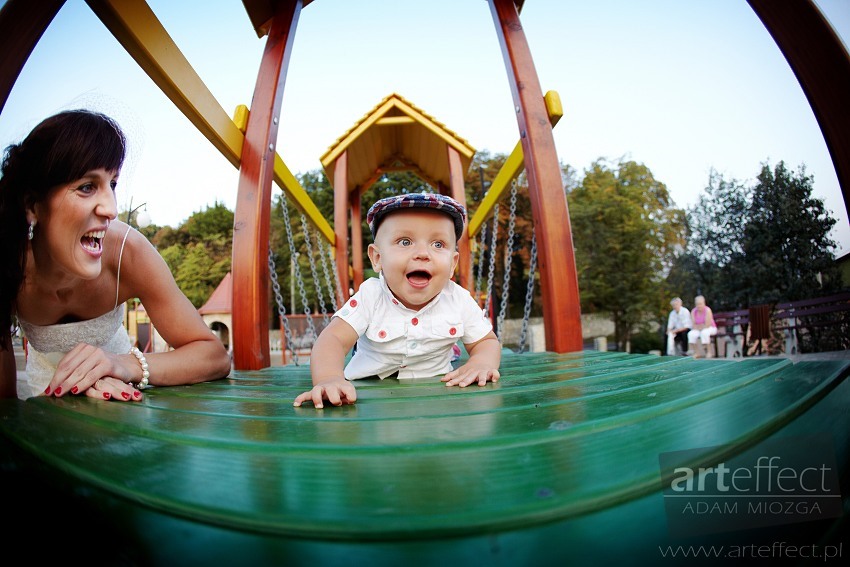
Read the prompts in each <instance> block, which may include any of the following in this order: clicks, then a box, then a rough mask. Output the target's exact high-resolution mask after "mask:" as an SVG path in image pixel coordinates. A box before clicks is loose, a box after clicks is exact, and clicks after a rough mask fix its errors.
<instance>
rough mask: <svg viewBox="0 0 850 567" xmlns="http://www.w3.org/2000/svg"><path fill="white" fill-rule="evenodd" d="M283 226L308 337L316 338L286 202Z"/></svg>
mask: <svg viewBox="0 0 850 567" xmlns="http://www.w3.org/2000/svg"><path fill="white" fill-rule="evenodd" d="M281 208H282V209H283V226H284V228H286V238H287V239H288V240H289V253H290V255H291V256H292V259H293V262H295V282H296V284H297V285H298V293H299V294H300V295H301V304H302V305H303V306H304V315H306V316H307V333H308V335H309V337H310V338H312V339H313V340H314V341H315V340H316V337H317V336H318V335H316V327H314V326H313V317H312V315H311V314H310V313H311V312H310V304H309V303H308V302H307V291H306V290H305V289H304V279H303V278H302V277H301V266H300V265H299V264H298V256H299V254H298V252H296V251H295V241H294V240H293V238H292V227H291V226H290V222H289V210H288V209H287V208H286V203H284V204H283V207H281Z"/></svg>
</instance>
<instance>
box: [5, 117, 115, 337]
mask: <svg viewBox="0 0 850 567" xmlns="http://www.w3.org/2000/svg"><path fill="white" fill-rule="evenodd" d="M125 147H126V139H125V137H124V134H123V132H122V131H121V128H120V127H119V126H118V124H117V123H116V122H115V121H114V120H112V119H111V118H109V117H108V116H105V115H103V114H100V113H98V112H92V111H89V110H69V111H65V112H60V113H59V114H55V115H53V116H51V117H49V118H46V119H45V120H43V121H42V122H41V123H40V124H39V125H38V126H36V127H35V128H33V130H32V132H30V133H29V135H28V136H27V137H26V138H25V139H24V141H23V142H21V143H20V144H13V145H11V146H9V147H7V148H6V150H5V152H4V153H3V161H2V166H0V173H2V176H0V242H2V243H3V244H2V246H0V349H3V350H7V349H9V348H11V344H10V343H9V338H10V335H9V331H10V329H11V328H12V323H13V311H14V303H15V298H16V297H17V295H18V292H19V291H20V289H21V285H22V284H23V279H24V273H25V271H26V258H27V232H28V229H29V227H28V225H27V217H26V211H27V209H28V208H32V207H33V206H35V205H36V204H37V203H40V202H42V201H44V200H45V199H46V198H47V196H48V195H49V194H50V191H51V190H52V189H54V188H55V187H57V186H59V185H62V184H65V183H69V182H71V181H74V180H76V179H80V178H81V177H83V176H84V175H85V174H86V173H88V172H89V171H92V170H94V169H99V168H103V169H106V170H107V171H118V170H120V169H121V165H122V163H123V162H124V157H125V152H126V149H125ZM36 230H37V229H36ZM36 234H37V232H36Z"/></svg>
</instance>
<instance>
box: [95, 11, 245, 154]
mask: <svg viewBox="0 0 850 567" xmlns="http://www.w3.org/2000/svg"><path fill="white" fill-rule="evenodd" d="M86 3H87V4H88V5H89V7H90V8H91V9H92V11H93V12H94V13H95V14H96V15H97V17H98V18H100V20H101V21H102V22H103V24H104V25H105V26H106V27H107V28H108V29H109V31H110V32H112V35H114V36H115V38H116V39H117V40H118V42H119V43H121V45H122V46H124V49H126V50H127V53H129V54H130V55H131V56H132V57H133V59H135V60H136V62H137V63H138V64H139V66H140V67H141V68H142V69H143V70H144V71H145V73H147V74H148V76H149V77H150V78H151V79H152V80H153V81H154V83H156V85H157V86H158V87H159V88H160V89H161V90H162V92H163V93H165V95H166V96H167V97H168V98H169V99H171V102H173V103H174V105H175V106H176V107H177V108H178V109H180V111H181V112H182V113H183V114H184V115H185V116H186V118H188V119H189V121H190V122H191V123H192V124H194V125H195V127H196V128H197V129H198V131H199V132H200V133H201V134H203V135H204V137H206V138H207V139H208V140H209V141H210V142H211V143H212V145H213V146H215V147H216V149H218V151H220V152H221V153H222V155H224V157H225V158H227V160H228V161H229V162H230V163H231V164H233V166H235V167H239V160H240V157H241V155H242V143H243V139H244V137H243V135H242V132H240V131H239V128H237V127H236V125H235V124H234V123H233V120H231V118H230V116H229V115H228V114H227V112H225V110H224V109H223V108H222V107H221V105H220V104H219V103H218V101H217V100H216V99H215V97H214V96H213V95H212V93H211V92H210V91H209V89H208V88H207V86H206V85H205V84H204V82H203V81H202V80H201V78H200V77H199V76H198V74H197V73H196V72H195V70H194V69H193V68H192V66H191V65H190V64H189V62H188V61H187V60H186V57H185V56H184V55H183V53H182V52H181V51H180V49H179V48H178V47H177V45H176V44H175V43H174V40H172V39H171V36H170V35H168V32H167V31H165V28H164V27H163V26H162V24H161V23H160V21H159V20H158V19H157V17H156V15H155V14H154V13H153V11H152V10H151V9H150V7H149V6H148V5H147V3H146V2H145V1H144V0H86Z"/></svg>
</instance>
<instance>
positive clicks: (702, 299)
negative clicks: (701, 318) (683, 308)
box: [694, 297, 705, 308]
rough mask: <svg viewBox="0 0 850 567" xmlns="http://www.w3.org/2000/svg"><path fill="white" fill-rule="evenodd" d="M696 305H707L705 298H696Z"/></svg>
mask: <svg viewBox="0 0 850 567" xmlns="http://www.w3.org/2000/svg"><path fill="white" fill-rule="evenodd" d="M694 305H696V306H697V307H700V308H702V307H705V298H704V297H697V298H696V299H694Z"/></svg>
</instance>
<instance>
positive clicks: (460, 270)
mask: <svg viewBox="0 0 850 567" xmlns="http://www.w3.org/2000/svg"><path fill="white" fill-rule="evenodd" d="M446 159H447V160H448V162H449V178H450V179H451V186H450V187H447V188H446V189H447V190H448V191H447V192H448V194H449V196H450V197H451V198H452V199H454V200H455V201H457V202H458V203H460V204H461V205H463V207H464V208H466V190H465V189H464V183H463V166H462V165H461V161H460V154H459V153H458V152H457V150H456V149H454V148H453V147H451V146H449V145H448V144H446ZM467 218H468V217H467ZM467 233H468V231H464V233H463V234H462V235H461V237H460V240H458V243H457V250H458V252H459V254H458V263H457V277H458V283H459V284H460V285H461V287H464V288H466V289H467V290H469V291H470V292H471V291H472V285H473V280H472V254H471V252H470V250H469V237H468V236H467Z"/></svg>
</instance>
